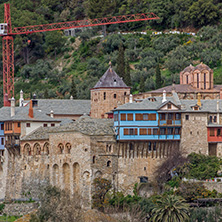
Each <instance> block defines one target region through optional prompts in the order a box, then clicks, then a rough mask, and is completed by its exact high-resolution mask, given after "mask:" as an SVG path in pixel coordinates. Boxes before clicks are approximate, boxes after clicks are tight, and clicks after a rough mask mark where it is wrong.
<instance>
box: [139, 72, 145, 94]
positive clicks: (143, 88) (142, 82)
mask: <svg viewBox="0 0 222 222" xmlns="http://www.w3.org/2000/svg"><path fill="white" fill-rule="evenodd" d="M139 92H145V83H144V77H143V76H141V77H140V88H139Z"/></svg>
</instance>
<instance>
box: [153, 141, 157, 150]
mask: <svg viewBox="0 0 222 222" xmlns="http://www.w3.org/2000/svg"><path fill="white" fill-rule="evenodd" d="M153 151H156V142H154V143H153Z"/></svg>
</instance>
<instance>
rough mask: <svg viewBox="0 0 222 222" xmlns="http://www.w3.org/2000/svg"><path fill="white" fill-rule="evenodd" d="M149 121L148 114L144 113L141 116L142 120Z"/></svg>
mask: <svg viewBox="0 0 222 222" xmlns="http://www.w3.org/2000/svg"><path fill="white" fill-rule="evenodd" d="M148 119H149V114H148V113H144V114H143V120H145V121H147V120H148Z"/></svg>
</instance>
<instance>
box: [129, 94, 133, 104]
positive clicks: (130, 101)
mask: <svg viewBox="0 0 222 222" xmlns="http://www.w3.org/2000/svg"><path fill="white" fill-rule="evenodd" d="M129 103H133V95H132V94H130V96H129Z"/></svg>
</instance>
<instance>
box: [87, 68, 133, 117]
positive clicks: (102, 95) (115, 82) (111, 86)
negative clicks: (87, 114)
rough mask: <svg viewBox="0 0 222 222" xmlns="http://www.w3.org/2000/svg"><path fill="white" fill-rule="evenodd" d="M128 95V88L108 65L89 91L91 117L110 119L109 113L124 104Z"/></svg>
mask: <svg viewBox="0 0 222 222" xmlns="http://www.w3.org/2000/svg"><path fill="white" fill-rule="evenodd" d="M129 94H130V87H128V86H127V85H126V84H125V83H124V82H123V80H122V78H120V77H119V76H118V75H117V74H116V72H115V71H114V70H113V69H112V67H111V64H110V67H109V68H108V70H107V71H106V72H105V74H104V75H103V76H102V77H101V78H100V80H99V81H98V82H97V83H96V85H95V86H94V87H93V88H92V89H91V117H92V118H98V119H101V118H112V114H109V112H110V111H111V110H113V109H115V108H116V107H117V106H119V105H121V104H124V103H125V97H126V95H129Z"/></svg>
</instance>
